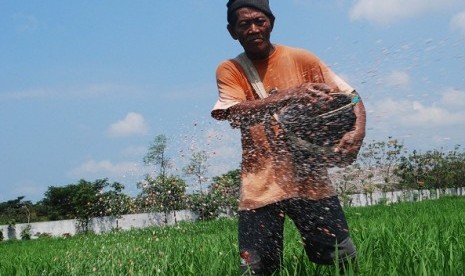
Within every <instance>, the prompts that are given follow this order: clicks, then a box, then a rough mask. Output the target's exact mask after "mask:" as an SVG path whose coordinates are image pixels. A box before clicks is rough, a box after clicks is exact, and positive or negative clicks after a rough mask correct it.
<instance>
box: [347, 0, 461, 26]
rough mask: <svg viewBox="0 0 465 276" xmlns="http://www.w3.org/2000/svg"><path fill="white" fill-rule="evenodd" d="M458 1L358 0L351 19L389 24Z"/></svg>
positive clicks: (445, 6) (439, 8) (437, 9)
mask: <svg viewBox="0 0 465 276" xmlns="http://www.w3.org/2000/svg"><path fill="white" fill-rule="evenodd" d="M455 3H460V1H459V0H389V1H381V0H358V1H356V2H355V4H354V6H353V7H352V8H351V10H350V18H351V19H352V20H363V19H365V20H368V21H371V22H374V23H377V24H382V25H384V24H389V23H393V22H396V21H398V20H401V19H406V18H410V17H414V16H418V15H422V14H428V13H432V12H437V11H439V10H443V9H445V8H448V7H451V6H453V5H454V4H455Z"/></svg>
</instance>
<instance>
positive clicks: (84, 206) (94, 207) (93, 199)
mask: <svg viewBox="0 0 465 276" xmlns="http://www.w3.org/2000/svg"><path fill="white" fill-rule="evenodd" d="M123 189H124V185H122V184H120V183H118V182H113V183H109V182H108V179H106V178H105V179H97V180H95V181H94V182H89V181H86V180H84V179H81V180H79V182H78V183H76V184H70V185H67V186H64V187H53V186H51V187H49V188H48V190H47V191H46V192H45V198H44V199H43V201H42V204H43V205H44V206H45V207H46V208H47V210H48V213H49V215H50V219H52V220H57V219H78V220H79V226H80V227H81V230H82V231H84V232H87V231H88V230H89V223H90V221H91V219H92V218H94V217H103V216H120V215H122V214H125V213H128V212H129V211H130V204H131V201H130V198H129V197H128V196H126V195H125V194H124V193H123Z"/></svg>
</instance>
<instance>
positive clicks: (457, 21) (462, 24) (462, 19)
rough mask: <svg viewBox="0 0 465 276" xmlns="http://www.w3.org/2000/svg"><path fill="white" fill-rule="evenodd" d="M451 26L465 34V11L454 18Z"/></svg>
mask: <svg viewBox="0 0 465 276" xmlns="http://www.w3.org/2000/svg"><path fill="white" fill-rule="evenodd" d="M450 25H451V27H452V28H453V29H455V30H459V31H460V32H462V33H463V34H465V10H464V11H462V12H460V13H458V14H456V15H455V16H454V17H452V19H451V20H450Z"/></svg>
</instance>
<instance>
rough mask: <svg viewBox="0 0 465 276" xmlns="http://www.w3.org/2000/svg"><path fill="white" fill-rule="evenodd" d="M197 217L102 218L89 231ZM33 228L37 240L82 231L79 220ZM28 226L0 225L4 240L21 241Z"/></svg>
mask: <svg viewBox="0 0 465 276" xmlns="http://www.w3.org/2000/svg"><path fill="white" fill-rule="evenodd" d="M196 219H197V215H196V214H195V213H194V212H192V211H189V210H182V211H176V212H170V213H169V214H168V215H167V216H166V222H165V215H164V214H163V213H145V214H132V215H123V216H122V217H121V218H118V219H117V218H114V217H101V218H94V219H92V220H91V221H90V224H89V229H90V230H91V231H93V232H94V233H97V234H100V233H105V232H109V231H111V230H113V229H116V228H119V229H122V230H130V229H132V228H145V227H149V226H161V225H173V224H174V223H175V222H179V221H194V220H196ZM29 225H30V226H31V230H30V233H31V235H32V238H37V237H38V236H39V235H40V234H47V235H51V236H54V237H63V236H73V235H76V234H77V233H79V232H80V231H81V229H80V228H79V223H78V220H76V219H70V220H60V221H47V222H34V223H30V224H29ZM27 226H28V224H27V223H18V224H16V225H15V226H14V228H10V229H9V227H8V225H0V231H2V232H3V237H4V240H7V239H21V231H23V229H25V228H26V227H27Z"/></svg>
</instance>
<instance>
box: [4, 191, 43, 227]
mask: <svg viewBox="0 0 465 276" xmlns="http://www.w3.org/2000/svg"><path fill="white" fill-rule="evenodd" d="M24 198H25V197H24V196H18V197H17V198H16V199H13V200H8V201H6V202H0V224H9V223H10V222H11V221H15V223H29V222H30V221H31V217H32V216H33V215H35V212H34V210H33V204H32V202H31V201H29V200H24Z"/></svg>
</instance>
